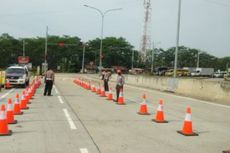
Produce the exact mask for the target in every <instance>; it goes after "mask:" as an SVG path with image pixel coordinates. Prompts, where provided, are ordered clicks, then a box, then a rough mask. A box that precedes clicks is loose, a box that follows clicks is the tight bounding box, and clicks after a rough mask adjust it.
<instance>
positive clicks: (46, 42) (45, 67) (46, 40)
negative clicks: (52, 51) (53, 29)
mask: <svg viewBox="0 0 230 153" xmlns="http://www.w3.org/2000/svg"><path fill="white" fill-rule="evenodd" d="M47 46H48V26H46V38H45V62H44V64H45V65H44V72H46V71H47V66H48V63H47Z"/></svg>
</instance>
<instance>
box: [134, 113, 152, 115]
mask: <svg viewBox="0 0 230 153" xmlns="http://www.w3.org/2000/svg"><path fill="white" fill-rule="evenodd" d="M137 114H139V115H150V113H148V112H137Z"/></svg>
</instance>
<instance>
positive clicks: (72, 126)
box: [63, 108, 77, 130]
mask: <svg viewBox="0 0 230 153" xmlns="http://www.w3.org/2000/svg"><path fill="white" fill-rule="evenodd" d="M63 111H64V114H65V117H66V118H67V121H68V123H69V125H70V129H71V130H76V129H77V127H76V125H75V124H74V122H73V120H72V118H71V117H70V114H69V112H68V110H67V109H66V108H64V109H63Z"/></svg>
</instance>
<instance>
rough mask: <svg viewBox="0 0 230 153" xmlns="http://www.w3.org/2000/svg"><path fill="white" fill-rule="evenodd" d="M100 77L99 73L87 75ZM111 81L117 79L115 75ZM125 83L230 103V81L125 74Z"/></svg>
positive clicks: (95, 77)
mask: <svg viewBox="0 0 230 153" xmlns="http://www.w3.org/2000/svg"><path fill="white" fill-rule="evenodd" d="M87 76H89V77H90V78H94V79H98V78H99V77H98V75H87ZM111 81H116V75H113V76H112V78H111ZM125 83H126V84H129V85H133V86H138V87H144V88H149V89H155V90H160V91H167V92H173V93H175V94H179V95H183V96H188V97H192V98H198V99H202V100H208V101H214V102H218V103H225V104H226V103H228V104H230V82H227V81H217V80H215V81H214V80H213V79H197V78H176V79H174V78H169V77H153V76H142V75H125Z"/></svg>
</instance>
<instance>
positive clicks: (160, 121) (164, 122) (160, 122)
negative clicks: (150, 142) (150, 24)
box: [152, 119, 168, 123]
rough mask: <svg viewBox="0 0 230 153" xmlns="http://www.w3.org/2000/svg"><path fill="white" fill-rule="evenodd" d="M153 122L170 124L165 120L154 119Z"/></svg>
mask: <svg viewBox="0 0 230 153" xmlns="http://www.w3.org/2000/svg"><path fill="white" fill-rule="evenodd" d="M152 121H153V122H156V123H168V121H165V120H164V121H157V120H155V119H152Z"/></svg>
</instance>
